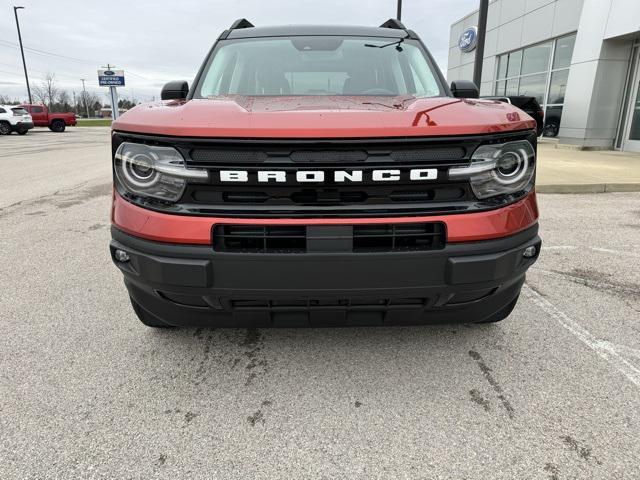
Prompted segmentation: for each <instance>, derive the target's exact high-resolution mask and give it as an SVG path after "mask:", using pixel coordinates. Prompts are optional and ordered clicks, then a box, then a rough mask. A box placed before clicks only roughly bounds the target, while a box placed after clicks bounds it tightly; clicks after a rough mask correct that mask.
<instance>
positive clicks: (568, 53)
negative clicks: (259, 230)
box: [494, 34, 576, 136]
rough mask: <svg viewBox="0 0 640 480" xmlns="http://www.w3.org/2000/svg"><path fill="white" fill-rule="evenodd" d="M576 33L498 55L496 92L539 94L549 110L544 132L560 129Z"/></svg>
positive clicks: (542, 103) (534, 95)
mask: <svg viewBox="0 0 640 480" xmlns="http://www.w3.org/2000/svg"><path fill="white" fill-rule="evenodd" d="M575 41H576V35H575V34H571V35H566V36H564V37H560V38H557V39H555V40H552V41H548V42H545V43H541V44H538V45H532V46H530V47H526V48H523V49H520V50H516V51H514V52H509V53H505V54H503V55H500V56H499V57H498V58H497V67H496V81H495V84H494V95H500V96H502V95H505V96H515V95H524V96H530V97H535V99H536V100H537V101H538V103H539V104H540V105H541V106H542V108H543V109H544V110H545V112H546V114H545V128H544V134H545V135H547V136H556V135H558V131H559V130H560V119H561V118H562V106H563V104H564V94H565V91H566V88H567V81H568V79H569V66H570V65H571V57H572V55H573V47H574V44H575Z"/></svg>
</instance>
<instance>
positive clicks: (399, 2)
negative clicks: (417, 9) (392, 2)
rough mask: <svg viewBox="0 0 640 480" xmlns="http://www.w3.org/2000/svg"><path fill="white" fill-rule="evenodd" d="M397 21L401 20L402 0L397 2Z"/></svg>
mask: <svg viewBox="0 0 640 480" xmlns="http://www.w3.org/2000/svg"><path fill="white" fill-rule="evenodd" d="M396 18H397V19H398V21H400V20H402V0H398V13H397V14H396Z"/></svg>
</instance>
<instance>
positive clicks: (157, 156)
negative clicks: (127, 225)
mask: <svg viewBox="0 0 640 480" xmlns="http://www.w3.org/2000/svg"><path fill="white" fill-rule="evenodd" d="M114 168H115V172H116V178H117V180H118V182H119V183H120V185H121V186H122V187H123V188H124V189H125V190H127V191H128V192H130V193H133V194H135V195H140V196H143V197H151V198H156V199H159V200H165V201H168V202H176V201H178V200H179V199H180V197H181V196H182V194H183V193H184V189H185V186H186V185H187V180H192V181H206V180H207V178H208V174H207V171H206V170H199V169H193V168H187V167H186V166H185V164H184V159H183V158H182V155H180V152H178V151H177V150H176V149H175V148H171V147H155V146H150V145H144V144H141V143H128V142H124V143H122V144H120V146H119V147H118V150H116V154H115V158H114Z"/></svg>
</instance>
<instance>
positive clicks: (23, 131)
mask: <svg viewBox="0 0 640 480" xmlns="http://www.w3.org/2000/svg"><path fill="white" fill-rule="evenodd" d="M27 133H29V130H18V135H26V134H27Z"/></svg>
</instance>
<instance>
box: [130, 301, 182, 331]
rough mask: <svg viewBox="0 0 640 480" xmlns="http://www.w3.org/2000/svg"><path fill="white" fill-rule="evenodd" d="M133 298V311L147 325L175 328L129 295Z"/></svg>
mask: <svg viewBox="0 0 640 480" xmlns="http://www.w3.org/2000/svg"><path fill="white" fill-rule="evenodd" d="M129 300H131V306H132V307H133V311H134V312H136V315H137V316H138V319H139V320H140V321H141V322H142V323H143V324H144V325H146V326H147V327H151V328H175V327H174V326H173V325H169V324H168V323H165V322H163V321H162V320H160V319H159V318H158V317H156V316H155V315H152V314H151V313H149V312H147V311H146V310H145V309H144V308H142V307H141V306H140V304H139V303H137V302H136V301H135V300H134V299H133V298H131V297H129Z"/></svg>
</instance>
